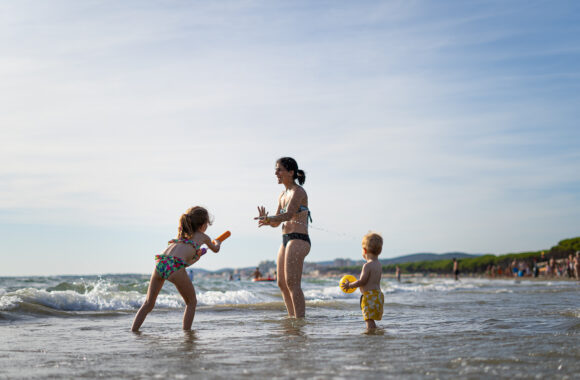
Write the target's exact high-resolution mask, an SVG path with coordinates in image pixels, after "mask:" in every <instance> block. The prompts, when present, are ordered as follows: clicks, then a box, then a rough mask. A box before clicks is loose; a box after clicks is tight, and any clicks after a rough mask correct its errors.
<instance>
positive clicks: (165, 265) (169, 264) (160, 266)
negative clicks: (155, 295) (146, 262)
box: [155, 255, 187, 280]
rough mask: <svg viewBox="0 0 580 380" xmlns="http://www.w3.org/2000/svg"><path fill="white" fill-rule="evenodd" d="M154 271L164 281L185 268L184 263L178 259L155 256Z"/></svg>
mask: <svg viewBox="0 0 580 380" xmlns="http://www.w3.org/2000/svg"><path fill="white" fill-rule="evenodd" d="M155 262H156V263H157V264H155V270H156V271H157V273H158V274H159V275H160V276H161V277H162V278H164V279H166V280H167V279H168V278H169V276H171V275H172V274H173V273H174V272H177V271H178V270H180V269H181V268H185V267H187V264H186V263H185V261H183V260H181V259H180V258H179V257H174V256H165V255H155Z"/></svg>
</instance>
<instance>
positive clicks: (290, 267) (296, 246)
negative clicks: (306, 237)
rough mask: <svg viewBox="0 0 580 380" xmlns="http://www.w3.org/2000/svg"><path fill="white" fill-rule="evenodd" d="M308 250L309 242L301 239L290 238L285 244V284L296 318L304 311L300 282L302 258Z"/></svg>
mask: <svg viewBox="0 0 580 380" xmlns="http://www.w3.org/2000/svg"><path fill="white" fill-rule="evenodd" d="M308 252H310V244H308V242H305V241H303V240H291V241H289V242H288V245H286V253H285V259H286V262H285V270H286V271H285V277H286V286H287V287H288V289H289V290H290V296H291V298H292V305H293V308H294V316H295V317H296V318H303V317H304V314H305V313H306V303H305V301H304V293H302V286H301V282H302V268H303V266H304V258H306V255H308Z"/></svg>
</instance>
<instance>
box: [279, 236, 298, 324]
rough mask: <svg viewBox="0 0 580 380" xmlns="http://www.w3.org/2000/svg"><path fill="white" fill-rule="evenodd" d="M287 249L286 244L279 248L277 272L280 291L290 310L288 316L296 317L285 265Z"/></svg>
mask: <svg viewBox="0 0 580 380" xmlns="http://www.w3.org/2000/svg"><path fill="white" fill-rule="evenodd" d="M285 256H286V250H285V248H284V245H283V244H282V245H280V249H279V250H278V260H277V264H276V273H277V282H278V287H279V288H280V291H281V292H282V298H283V299H284V303H285V304H286V310H288V316H289V317H294V306H293V305H292V296H291V295H290V289H288V285H286V273H285V265H286V257H285Z"/></svg>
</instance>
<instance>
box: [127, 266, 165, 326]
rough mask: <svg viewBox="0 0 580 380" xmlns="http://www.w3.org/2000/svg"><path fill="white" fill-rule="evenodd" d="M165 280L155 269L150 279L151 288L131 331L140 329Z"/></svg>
mask: <svg viewBox="0 0 580 380" xmlns="http://www.w3.org/2000/svg"><path fill="white" fill-rule="evenodd" d="M164 283H165V280H164V279H163V278H162V277H161V276H159V274H157V271H156V270H155V269H153V274H152V275H151V280H150V281H149V288H148V289H147V297H146V298H145V302H143V305H142V306H141V308H140V309H139V311H138V312H137V314H136V315H135V319H134V320H133V326H132V327H131V331H139V327H141V325H142V324H143V322H144V321H145V317H147V314H149V312H150V311H151V310H153V307H154V306H155V301H156V300H157V296H158V295H159V292H160V291H161V288H163V284H164Z"/></svg>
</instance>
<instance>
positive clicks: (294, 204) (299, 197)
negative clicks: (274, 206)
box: [268, 187, 306, 226]
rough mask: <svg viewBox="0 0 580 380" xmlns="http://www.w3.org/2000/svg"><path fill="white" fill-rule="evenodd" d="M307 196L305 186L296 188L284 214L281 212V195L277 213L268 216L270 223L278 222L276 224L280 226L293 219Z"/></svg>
mask: <svg viewBox="0 0 580 380" xmlns="http://www.w3.org/2000/svg"><path fill="white" fill-rule="evenodd" d="M305 196H306V191H304V189H303V188H301V187H298V188H296V190H294V191H293V192H292V195H291V196H290V202H289V203H288V208H287V209H286V212H285V213H283V214H280V209H281V207H280V203H281V202H282V196H280V200H279V201H278V210H277V211H276V215H275V216H271V217H269V218H268V219H269V221H270V224H274V223H276V226H278V225H279V224H280V223H283V222H287V221H289V220H290V219H292V217H293V216H294V215H295V214H296V213H297V212H298V209H299V208H300V205H301V204H302V201H303V200H304V197H305Z"/></svg>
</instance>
